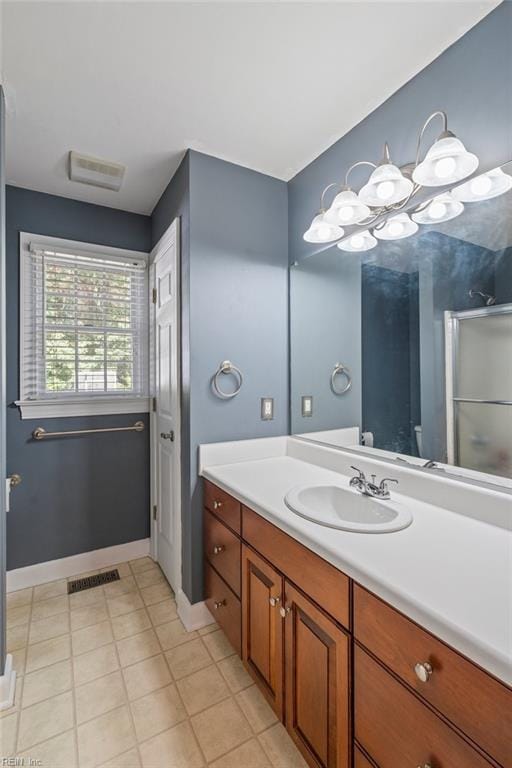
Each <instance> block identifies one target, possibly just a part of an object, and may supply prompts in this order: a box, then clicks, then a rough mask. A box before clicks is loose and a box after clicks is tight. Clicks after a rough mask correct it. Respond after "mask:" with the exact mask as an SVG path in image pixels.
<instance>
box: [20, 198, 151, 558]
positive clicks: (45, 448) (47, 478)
mask: <svg viewBox="0 0 512 768" xmlns="http://www.w3.org/2000/svg"><path fill="white" fill-rule="evenodd" d="M23 231H24V232H34V233H37V234H41V235H53V236H55V237H62V238H68V239H71V240H81V241H85V242H90V243H98V244H101V245H106V246H114V247H118V248H127V249H130V250H138V251H145V252H148V251H149V250H150V246H151V220H150V218H149V217H148V216H140V215H137V214H132V213H126V212H124V211H117V210H114V209H112V208H106V207H102V206H96V205H90V204H89V203H82V202H77V201H75V200H69V199H67V198H61V197H56V196H54V195H46V194H41V193H39V192H32V191H30V190H25V189H19V188H16V187H7V208H6V254H7V359H8V363H9V364H8V372H7V404H8V408H7V462H8V463H7V472H8V474H11V473H13V472H18V473H19V474H21V476H22V478H23V482H22V484H21V485H20V486H19V487H18V488H17V489H16V492H15V493H13V494H12V497H11V500H12V504H11V511H10V512H9V515H8V520H7V540H8V551H7V568H8V569H12V568H19V567H21V566H25V565H31V564H33V563H39V562H43V561H46V560H53V559H56V558H60V557H66V556H68V555H74V554H77V553H79V552H86V551H88V550H93V549H99V548H101V547H107V546H111V545H114V544H122V543H124V542H128V541H134V540H137V539H143V538H145V537H147V536H148V535H149V441H148V432H147V430H146V431H145V432H144V433H141V434H136V433H127V434H122V433H120V434H117V433H114V434H111V435H110V434H109V435H88V436H83V437H76V438H67V439H66V440H53V441H48V442H43V443H37V442H34V441H33V440H31V439H30V435H31V432H32V430H33V429H34V428H35V427H36V426H39V425H41V426H43V427H44V428H45V429H48V430H55V429H62V430H67V429H79V428H83V427H107V426H118V425H119V426H121V425H126V424H129V423H132V421H135V420H136V419H143V420H144V421H145V422H146V425H147V414H129V415H121V416H95V417H88V418H60V419H39V420H37V422H36V421H34V420H31V419H30V420H27V419H24V420H22V419H21V418H20V413H19V409H18V408H17V407H16V406H14V405H12V403H13V401H14V400H17V399H18V398H19V233H20V232H23Z"/></svg>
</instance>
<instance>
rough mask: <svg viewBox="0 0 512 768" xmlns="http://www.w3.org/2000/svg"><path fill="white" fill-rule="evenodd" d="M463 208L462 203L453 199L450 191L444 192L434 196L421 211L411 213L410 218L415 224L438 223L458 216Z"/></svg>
mask: <svg viewBox="0 0 512 768" xmlns="http://www.w3.org/2000/svg"><path fill="white" fill-rule="evenodd" d="M463 210H464V206H463V204H462V203H461V202H459V201H458V200H454V199H453V197H452V195H451V193H450V192H446V193H445V194H444V195H437V197H434V199H433V200H431V201H430V203H429V204H428V206H427V207H426V208H425V209H424V210H423V211H418V213H413V214H412V216H411V218H412V220H413V221H415V222H416V223H417V224H440V223H441V222H442V221H450V219H454V218H455V217H456V216H460V214H461V213H462V211H463Z"/></svg>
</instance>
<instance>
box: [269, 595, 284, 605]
mask: <svg viewBox="0 0 512 768" xmlns="http://www.w3.org/2000/svg"><path fill="white" fill-rule="evenodd" d="M280 602H281V598H280V597H271V598H269V603H270V605H271V606H272V608H275V607H276V605H277V604H278V603H280Z"/></svg>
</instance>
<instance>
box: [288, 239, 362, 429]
mask: <svg viewBox="0 0 512 768" xmlns="http://www.w3.org/2000/svg"><path fill="white" fill-rule="evenodd" d="M290 359H291V361H292V365H291V370H290V411H291V432H292V434H297V433H298V434H300V433H301V432H313V431H320V430H327V429H338V428H340V427H354V426H359V425H361V423H362V417H361V407H362V404H361V264H360V259H359V256H358V255H357V254H356V255H355V256H354V257H353V258H352V259H343V258H340V251H339V250H338V249H337V248H335V249H331V250H329V251H325V252H324V253H322V254H318V256H317V257H315V258H314V259H306V260H304V261H302V262H300V263H299V264H297V265H294V266H292V267H291V268H290ZM338 362H341V363H343V365H346V366H347V367H348V368H349V369H350V375H351V377H352V388H351V389H350V390H349V391H348V392H347V393H346V394H344V395H335V394H334V392H333V391H332V389H331V374H332V371H333V368H334V366H335V364H336V363H338ZM343 385H344V381H343V379H342V378H340V380H339V382H338V386H340V387H341V386H343ZM303 395H311V396H312V397H313V415H312V416H302V408H301V398H302V396H303Z"/></svg>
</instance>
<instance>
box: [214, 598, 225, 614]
mask: <svg viewBox="0 0 512 768" xmlns="http://www.w3.org/2000/svg"><path fill="white" fill-rule="evenodd" d="M224 605H226V601H225V600H217V601H216V602H215V603H214V604H213V607H214V608H215V610H216V611H218V610H219V608H222V607H223V606H224Z"/></svg>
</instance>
